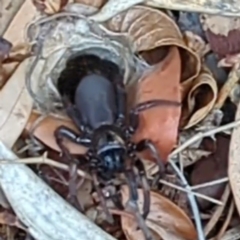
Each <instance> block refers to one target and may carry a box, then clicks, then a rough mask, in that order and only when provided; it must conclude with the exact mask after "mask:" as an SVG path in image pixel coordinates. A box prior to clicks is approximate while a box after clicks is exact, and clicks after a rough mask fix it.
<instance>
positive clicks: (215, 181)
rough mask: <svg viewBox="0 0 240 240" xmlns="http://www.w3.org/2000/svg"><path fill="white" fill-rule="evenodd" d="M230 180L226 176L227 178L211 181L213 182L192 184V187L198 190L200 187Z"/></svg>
mask: <svg viewBox="0 0 240 240" xmlns="http://www.w3.org/2000/svg"><path fill="white" fill-rule="evenodd" d="M228 181H229V179H228V177H225V178H221V179H218V180H214V181H211V182H207V183H202V184H198V185H195V186H192V187H191V189H192V190H196V189H199V188H205V187H209V186H213V185H217V184H220V183H225V182H228Z"/></svg>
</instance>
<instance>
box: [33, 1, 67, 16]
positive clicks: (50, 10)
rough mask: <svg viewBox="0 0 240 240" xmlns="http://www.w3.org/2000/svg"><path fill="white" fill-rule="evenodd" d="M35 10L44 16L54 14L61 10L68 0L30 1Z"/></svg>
mask: <svg viewBox="0 0 240 240" xmlns="http://www.w3.org/2000/svg"><path fill="white" fill-rule="evenodd" d="M32 2H33V4H34V6H35V7H36V8H37V10H39V11H41V12H44V13H46V14H54V13H57V12H59V11H61V10H62V8H63V7H64V6H66V4H67V3H68V0H32Z"/></svg>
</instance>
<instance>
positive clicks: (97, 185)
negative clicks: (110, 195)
mask: <svg viewBox="0 0 240 240" xmlns="http://www.w3.org/2000/svg"><path fill="white" fill-rule="evenodd" d="M91 174H92V178H93V184H94V187H95V189H96V191H97V194H98V196H99V199H100V202H101V205H102V207H103V211H104V212H105V214H106V216H107V220H108V222H109V223H111V224H113V223H114V219H113V216H112V214H111V213H110V212H109V210H108V207H107V202H106V198H105V196H104V195H103V192H102V189H101V187H100V183H99V180H98V174H97V170H96V169H92V170H91Z"/></svg>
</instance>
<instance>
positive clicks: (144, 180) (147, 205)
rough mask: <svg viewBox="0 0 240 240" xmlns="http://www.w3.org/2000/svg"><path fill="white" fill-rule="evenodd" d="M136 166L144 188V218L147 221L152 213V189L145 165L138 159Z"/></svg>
mask: <svg viewBox="0 0 240 240" xmlns="http://www.w3.org/2000/svg"><path fill="white" fill-rule="evenodd" d="M135 166H136V167H137V169H138V172H139V176H140V179H141V185H142V188H143V199H144V200H143V218H144V219H146V218H147V216H148V214H149V212H150V187H149V184H148V181H147V178H146V172H145V168H144V165H143V163H142V161H141V160H140V159H139V158H137V159H136V161H135Z"/></svg>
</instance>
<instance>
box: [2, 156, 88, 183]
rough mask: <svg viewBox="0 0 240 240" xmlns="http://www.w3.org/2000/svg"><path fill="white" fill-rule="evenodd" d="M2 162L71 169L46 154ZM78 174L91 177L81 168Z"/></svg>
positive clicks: (3, 162)
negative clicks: (45, 155)
mask: <svg viewBox="0 0 240 240" xmlns="http://www.w3.org/2000/svg"><path fill="white" fill-rule="evenodd" d="M0 164H47V165H50V166H53V167H56V168H60V169H62V170H65V171H68V170H69V167H68V166H67V165H66V164H63V163H59V162H57V161H54V160H52V159H49V158H46V157H44V156H42V157H35V158H22V159H16V160H6V159H0ZM77 174H78V175H79V176H81V177H83V178H87V179H91V177H90V176H89V175H88V174H87V173H85V172H84V171H82V170H80V169H78V170H77Z"/></svg>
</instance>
